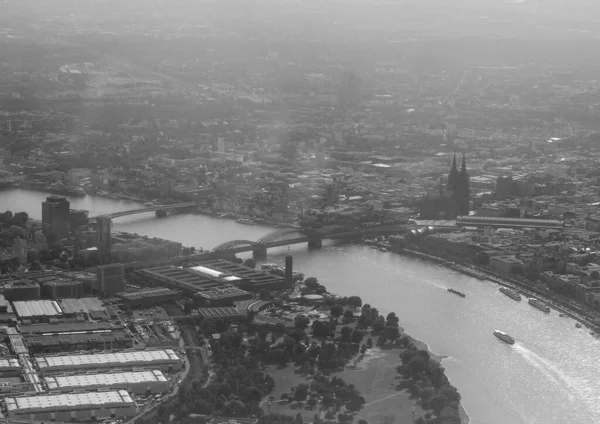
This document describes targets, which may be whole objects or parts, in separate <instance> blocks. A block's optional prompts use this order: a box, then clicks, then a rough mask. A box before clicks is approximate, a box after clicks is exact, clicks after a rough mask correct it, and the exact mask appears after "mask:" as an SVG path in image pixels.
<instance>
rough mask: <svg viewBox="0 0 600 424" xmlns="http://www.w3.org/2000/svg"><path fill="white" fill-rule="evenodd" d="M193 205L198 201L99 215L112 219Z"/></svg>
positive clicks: (196, 204)
mask: <svg viewBox="0 0 600 424" xmlns="http://www.w3.org/2000/svg"><path fill="white" fill-rule="evenodd" d="M195 206H198V202H187V203H177V204H173V205H156V206H148V207H145V208H139V209H130V210H127V211H120V212H114V213H109V214H105V215H100V216H101V217H103V218H108V219H114V218H120V217H122V216H128V215H137V214H139V213H147V212H160V211H169V210H172V209H179V208H190V207H195ZM98 218H99V217H93V218H90V222H93V221H97V220H98Z"/></svg>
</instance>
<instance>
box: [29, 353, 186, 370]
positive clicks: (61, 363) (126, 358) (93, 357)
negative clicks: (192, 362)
mask: <svg viewBox="0 0 600 424" xmlns="http://www.w3.org/2000/svg"><path fill="white" fill-rule="evenodd" d="M36 359H37V363H38V366H39V367H40V369H41V370H43V369H44V368H73V369H77V367H81V366H88V367H89V366H93V365H98V366H106V365H114V366H118V365H131V364H138V363H152V362H154V363H164V362H167V363H172V362H176V361H180V359H179V356H177V354H176V353H175V352H173V349H159V350H132V351H124V352H104V353H89V354H83V355H52V356H45V355H39V356H37V357H36Z"/></svg>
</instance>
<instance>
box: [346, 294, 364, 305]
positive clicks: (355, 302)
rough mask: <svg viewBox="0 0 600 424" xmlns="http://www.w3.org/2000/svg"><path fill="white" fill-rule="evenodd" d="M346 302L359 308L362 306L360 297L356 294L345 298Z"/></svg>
mask: <svg viewBox="0 0 600 424" xmlns="http://www.w3.org/2000/svg"><path fill="white" fill-rule="evenodd" d="M347 303H348V305H350V306H354V307H357V308H360V307H361V306H362V299H361V298H360V297H358V296H350V297H349V298H347Z"/></svg>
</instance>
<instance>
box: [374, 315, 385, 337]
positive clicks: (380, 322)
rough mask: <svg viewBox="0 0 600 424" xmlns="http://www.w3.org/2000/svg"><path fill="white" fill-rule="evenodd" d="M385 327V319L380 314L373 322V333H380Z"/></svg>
mask: <svg viewBox="0 0 600 424" xmlns="http://www.w3.org/2000/svg"><path fill="white" fill-rule="evenodd" d="M384 327H385V320H384V319H383V317H382V316H378V317H377V319H376V320H375V322H374V323H373V324H371V328H372V329H373V333H375V334H379V333H381V331H383V329H384Z"/></svg>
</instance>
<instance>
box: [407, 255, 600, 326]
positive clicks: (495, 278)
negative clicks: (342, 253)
mask: <svg viewBox="0 0 600 424" xmlns="http://www.w3.org/2000/svg"><path fill="white" fill-rule="evenodd" d="M399 253H400V254H406V255H409V256H413V257H416V258H419V259H423V260H427V261H431V262H435V263H437V264H438V265H439V266H444V267H446V268H449V269H451V270H452V271H456V272H459V273H461V274H464V275H467V276H469V277H472V278H477V279H479V280H489V281H491V282H492V283H496V284H498V285H501V286H504V287H508V288H511V289H514V290H516V291H518V292H520V293H522V294H524V295H525V296H527V297H536V298H538V299H540V300H541V301H543V302H544V303H546V304H548V305H549V306H551V307H552V308H553V309H555V310H557V311H559V312H562V313H564V314H566V315H568V316H570V317H571V318H573V319H574V320H576V321H578V322H579V323H581V324H583V325H584V326H585V327H586V328H588V329H591V330H593V331H594V332H598V331H600V328H599V327H598V324H597V323H596V322H594V321H591V320H589V319H588V318H586V317H582V316H581V315H580V314H579V313H578V311H575V310H574V309H573V308H569V307H567V306H565V305H559V304H557V303H556V302H555V301H554V300H553V299H551V298H549V297H548V294H547V293H545V292H543V291H541V290H539V289H536V288H535V287H531V286H528V285H526V284H524V283H521V282H519V281H518V280H514V279H510V280H509V279H508V277H505V276H502V275H499V274H497V273H494V272H492V271H489V270H486V269H483V268H481V267H467V266H464V265H459V264H456V263H454V262H451V261H448V260H447V259H445V258H443V257H440V256H435V255H431V254H428V253H423V252H419V251H416V250H412V249H407V248H403V249H401V252H399Z"/></svg>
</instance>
